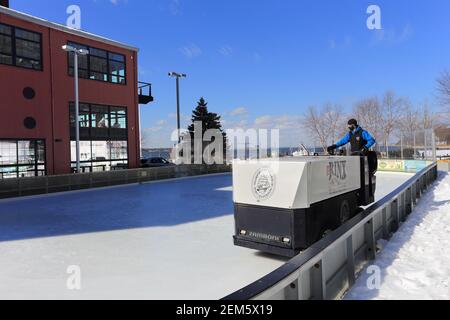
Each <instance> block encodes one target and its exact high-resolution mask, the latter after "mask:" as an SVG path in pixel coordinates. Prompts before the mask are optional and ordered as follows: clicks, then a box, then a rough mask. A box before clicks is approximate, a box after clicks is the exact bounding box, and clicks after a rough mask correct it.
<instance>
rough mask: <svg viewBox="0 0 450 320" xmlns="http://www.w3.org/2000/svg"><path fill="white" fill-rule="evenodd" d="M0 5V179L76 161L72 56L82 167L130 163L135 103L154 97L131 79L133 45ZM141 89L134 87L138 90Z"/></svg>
mask: <svg viewBox="0 0 450 320" xmlns="http://www.w3.org/2000/svg"><path fill="white" fill-rule="evenodd" d="M1 3H2V4H3V6H0V114H1V117H0V179H2V178H8V177H17V176H18V177H21V176H34V175H44V174H48V175H54V174H67V173H71V172H73V169H72V168H74V167H75V163H74V161H75V159H76V155H75V143H74V140H75V127H74V107H73V102H74V77H73V56H72V54H68V53H67V52H65V51H63V50H62V46H63V45H66V44H69V45H72V46H76V47H78V48H86V49H88V50H89V52H90V54H89V55H88V56H85V57H80V61H79V68H80V70H79V76H80V81H79V94H80V140H81V148H80V149H81V161H82V163H81V166H82V168H83V171H99V170H114V169H118V168H124V167H128V168H136V167H138V166H139V163H140V132H139V104H140V103H148V102H151V101H152V100H153V98H152V97H151V91H150V87H149V86H148V88H147V90H148V94H147V92H145V94H143V93H142V88H141V89H140V87H139V86H140V84H139V83H138V72H137V59H138V49H137V48H134V47H131V46H128V45H125V44H121V43H119V42H116V41H112V40H109V39H106V38H102V37H100V36H96V35H93V34H90V33H87V32H84V31H80V30H74V29H71V28H68V27H66V26H63V25H60V24H56V23H52V22H49V21H45V20H42V19H39V18H36V17H33V16H30V15H27V14H24V13H20V12H18V11H15V10H12V9H10V8H7V7H6V6H8V1H5V0H1ZM138 91H141V94H140V95H139V94H138Z"/></svg>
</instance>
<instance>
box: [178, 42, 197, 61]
mask: <svg viewBox="0 0 450 320" xmlns="http://www.w3.org/2000/svg"><path fill="white" fill-rule="evenodd" d="M180 52H181V53H182V54H183V55H184V56H185V57H186V58H188V59H192V58H196V57H199V56H200V55H201V54H202V49H200V48H199V47H198V46H197V45H196V44H194V43H191V44H189V45H187V46H184V47H181V48H180Z"/></svg>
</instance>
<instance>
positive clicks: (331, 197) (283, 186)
mask: <svg viewBox="0 0 450 320" xmlns="http://www.w3.org/2000/svg"><path fill="white" fill-rule="evenodd" d="M375 156H376V155H375ZM375 161H376V159H375ZM373 163H374V162H373V159H371V164H372V165H371V168H369V157H367V156H318V157H287V158H280V159H260V160H235V161H234V162H233V201H234V214H235V228H236V230H235V236H234V244H235V245H237V246H242V247H247V248H251V249H256V250H260V251H263V252H268V253H272V254H277V255H283V256H288V257H292V256H295V255H297V254H298V253H299V252H300V251H302V250H304V249H306V248H308V247H309V246H311V245H312V244H313V243H315V242H316V241H318V240H320V239H321V238H323V237H324V236H325V235H326V234H327V233H329V232H330V231H332V230H334V229H336V228H337V227H339V226H340V225H342V224H343V223H344V222H346V221H347V220H349V219H351V218H352V217H353V216H354V215H356V213H357V212H358V210H359V208H360V207H361V206H367V205H369V204H371V203H372V202H374V194H375V186H376V177H375V175H374V173H375V171H376V168H375V167H374V165H373ZM375 166H376V165H375Z"/></svg>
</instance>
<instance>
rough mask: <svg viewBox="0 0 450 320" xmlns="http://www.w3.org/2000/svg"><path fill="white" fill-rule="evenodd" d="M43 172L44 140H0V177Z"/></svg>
mask: <svg viewBox="0 0 450 320" xmlns="http://www.w3.org/2000/svg"><path fill="white" fill-rule="evenodd" d="M45 174H46V169H45V141H44V140H0V179H7V178H19V177H37V176H43V175H45Z"/></svg>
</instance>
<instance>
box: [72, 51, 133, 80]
mask: <svg viewBox="0 0 450 320" xmlns="http://www.w3.org/2000/svg"><path fill="white" fill-rule="evenodd" d="M67 44H68V45H69V46H72V47H75V48H78V49H86V50H88V51H89V55H87V56H79V57H78V65H79V66H78V75H79V77H80V78H84V79H90V80H97V81H103V82H110V83H117V84H122V85H125V84H126V67H125V65H126V61H125V56H124V55H123V54H119V53H114V52H109V51H106V50H101V49H97V48H93V47H88V46H84V45H81V44H78V43H74V42H68V43H67ZM73 55H74V53H72V52H69V53H68V59H69V64H68V65H69V75H70V76H73V74H74V65H73V63H74V59H73V58H74V57H73Z"/></svg>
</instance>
